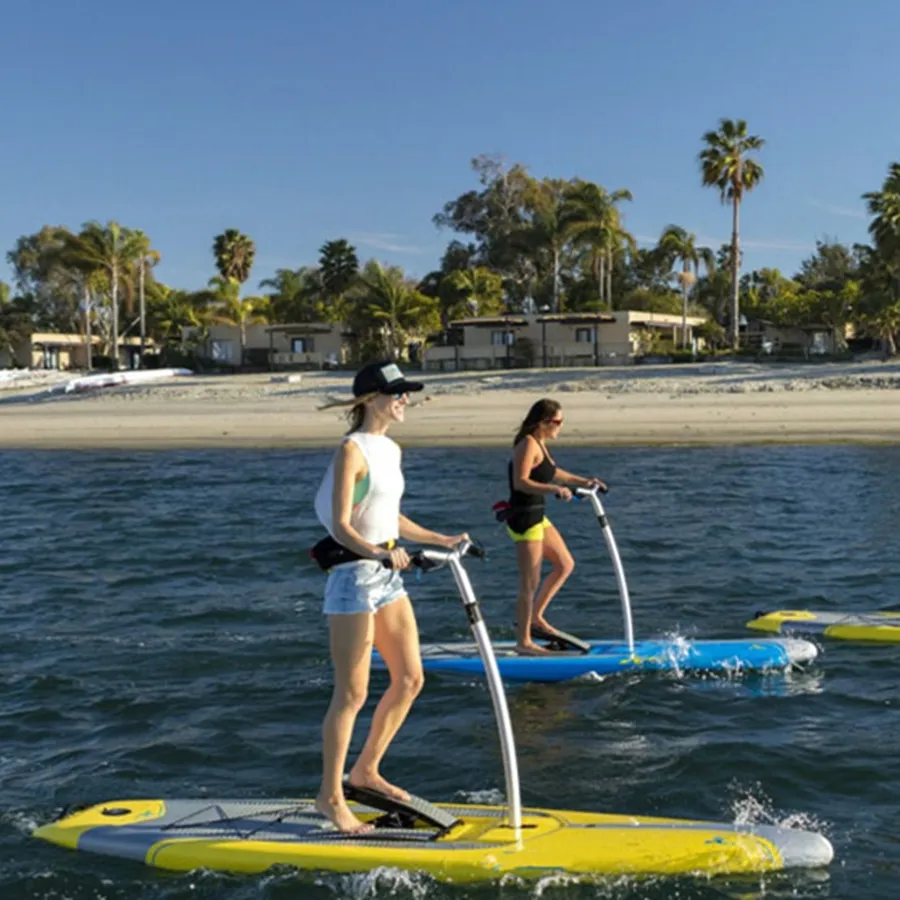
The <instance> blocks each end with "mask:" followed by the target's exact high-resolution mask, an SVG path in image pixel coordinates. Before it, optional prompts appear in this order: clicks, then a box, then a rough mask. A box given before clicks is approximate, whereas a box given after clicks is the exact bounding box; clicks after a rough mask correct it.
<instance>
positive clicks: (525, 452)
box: [512, 436, 559, 494]
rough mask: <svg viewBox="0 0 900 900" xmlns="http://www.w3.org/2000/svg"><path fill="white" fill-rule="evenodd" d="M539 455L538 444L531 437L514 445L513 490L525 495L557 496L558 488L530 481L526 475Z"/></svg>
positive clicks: (534, 464) (536, 461)
mask: <svg viewBox="0 0 900 900" xmlns="http://www.w3.org/2000/svg"><path fill="white" fill-rule="evenodd" d="M540 455H541V448H540V446H539V445H538V442H537V441H536V440H535V439H534V438H533V437H531V436H527V437H525V438H524V439H523V440H521V441H519V443H518V444H516V447H515V450H513V461H512V465H513V470H512V476H513V477H512V482H513V488H514V489H515V490H517V491H522V492H523V493H525V494H558V493H559V487H558V486H556V485H553V484H544V483H543V482H540V481H532V480H531V479H530V478H529V477H528V475H529V473H530V472H531V470H532V469H533V468H534V467H535V466H536V465H537V463H538V461H539V457H540Z"/></svg>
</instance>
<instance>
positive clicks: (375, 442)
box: [316, 431, 405, 544]
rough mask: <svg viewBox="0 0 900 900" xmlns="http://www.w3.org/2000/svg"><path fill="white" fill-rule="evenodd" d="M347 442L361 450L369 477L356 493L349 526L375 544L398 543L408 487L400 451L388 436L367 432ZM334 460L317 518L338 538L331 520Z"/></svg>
mask: <svg viewBox="0 0 900 900" xmlns="http://www.w3.org/2000/svg"><path fill="white" fill-rule="evenodd" d="M344 440H345V441H353V443H354V444H356V446H357V447H359V449H360V450H361V451H362V455H363V456H364V457H365V460H366V466H367V468H368V473H367V474H366V476H365V477H364V478H363V480H362V481H360V482H358V483H357V485H356V489H355V490H354V492H353V512H352V513H351V514H350V524H351V525H352V526H353V527H354V528H355V529H356V530H357V531H358V532H359V534H360V535H361V536H362V537H363V538H364V539H365V540H367V541H369V542H370V543H372V544H383V543H384V542H385V541H392V540H393V541H395V540H397V538H399V537H400V498H401V497H402V496H403V489H404V487H405V482H404V479H403V472H402V470H401V468H400V447H399V446H398V445H397V444H396V443H395V442H394V441H392V440H391V439H390V438H389V437H388V436H387V435H384V434H369V433H368V432H365V431H354V432H353V433H352V434H349V435H347V437H346V438H344ZM335 455H336V454H335ZM334 459H335V458H334V457H332V459H331V462H330V463H329V465H328V469H327V471H326V472H325V477H324V478H323V479H322V483H321V484H320V485H319V490H318V492H317V493H316V515H317V516H318V518H319V521H320V522H321V523H322V524H323V525H324V526H325V528H326V529H327V530H328V533H329V534H330V535H331V536H332V537H335V534H334V527H333V524H332V520H331V501H332V493H333V491H334Z"/></svg>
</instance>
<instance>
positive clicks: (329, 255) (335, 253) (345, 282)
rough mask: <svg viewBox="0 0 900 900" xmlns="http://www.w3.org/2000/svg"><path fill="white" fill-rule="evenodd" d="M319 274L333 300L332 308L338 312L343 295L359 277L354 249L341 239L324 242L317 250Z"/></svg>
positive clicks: (357, 261) (357, 259)
mask: <svg viewBox="0 0 900 900" xmlns="http://www.w3.org/2000/svg"><path fill="white" fill-rule="evenodd" d="M319 272H320V273H321V279H322V286H323V287H324V288H325V292H326V293H327V294H328V296H330V297H331V299H332V300H334V307H333V308H334V309H335V310H336V311H339V310H340V308H341V306H342V303H343V299H344V294H346V293H347V290H348V288H349V287H350V286H351V285H352V284H353V282H354V281H355V280H356V277H357V275H359V258H358V257H357V255H356V249H355V248H354V247H353V246H352V245H351V244H350V243H349V242H348V241H346V240H344V239H343V238H339V239H337V240H333V241H326V242H325V243H324V244H322V246H321V247H320V248H319Z"/></svg>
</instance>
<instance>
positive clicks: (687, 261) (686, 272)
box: [656, 225, 716, 348]
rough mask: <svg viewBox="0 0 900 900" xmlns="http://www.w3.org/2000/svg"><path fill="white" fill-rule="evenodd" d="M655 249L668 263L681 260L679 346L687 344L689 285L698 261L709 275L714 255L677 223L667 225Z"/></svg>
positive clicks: (696, 273) (696, 276) (696, 272)
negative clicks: (700, 245)
mask: <svg viewBox="0 0 900 900" xmlns="http://www.w3.org/2000/svg"><path fill="white" fill-rule="evenodd" d="M656 249H657V251H658V252H659V254H660V256H661V257H662V258H663V259H664V260H666V262H667V263H668V265H670V266H671V265H672V264H674V263H676V262H681V264H682V267H681V274H680V275H679V281H680V282H681V346H682V348H684V347H686V346H687V306H688V294H689V293H690V290H691V287H693V285H694V284H696V283H697V280H698V279H699V277H700V263H701V262H702V263H703V265H704V266H705V267H706V274H707V275H710V274H711V273H712V272H714V271H715V268H716V257H715V254H714V253H713V252H712V250H710V249H709V247H698V246H697V236H696V235H695V234H691V233H690V232H688V231H686V230H685V229H684V228H682V227H681V226H679V225H669V226H668V227H666V228H665V229H664V230H663V233H662V236H661V237H660V239H659V244H657V248H656Z"/></svg>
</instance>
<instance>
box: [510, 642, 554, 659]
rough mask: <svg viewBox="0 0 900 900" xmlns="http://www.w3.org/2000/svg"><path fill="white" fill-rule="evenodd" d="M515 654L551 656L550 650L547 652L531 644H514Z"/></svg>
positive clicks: (545, 649) (543, 648)
mask: <svg viewBox="0 0 900 900" xmlns="http://www.w3.org/2000/svg"><path fill="white" fill-rule="evenodd" d="M516 653H518V654H519V656H552V655H553V651H552V650H548V649H547V648H546V647H539V646H538V645H537V644H534V643H531V642H529V643H527V644H519V643H517V644H516Z"/></svg>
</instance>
